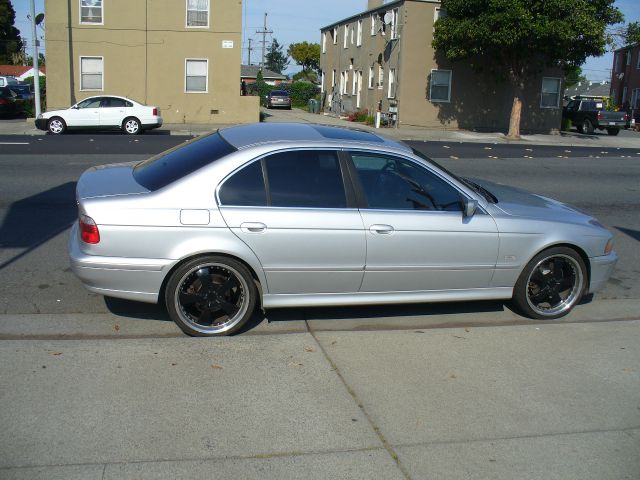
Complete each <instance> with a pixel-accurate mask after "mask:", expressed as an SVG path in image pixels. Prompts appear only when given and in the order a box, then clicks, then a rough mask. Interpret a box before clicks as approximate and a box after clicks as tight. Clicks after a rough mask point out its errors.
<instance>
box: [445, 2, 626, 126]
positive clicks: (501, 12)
mask: <svg viewBox="0 0 640 480" xmlns="http://www.w3.org/2000/svg"><path fill="white" fill-rule="evenodd" d="M614 1H615V0H553V1H550V0H491V1H486V0H442V3H441V7H442V9H443V10H445V11H446V15H445V16H443V17H441V18H440V19H439V20H438V22H437V23H436V26H435V33H434V40H433V46H434V48H436V49H437V50H439V51H441V52H443V53H444V54H445V55H446V57H447V58H448V59H449V60H463V59H469V60H471V61H473V63H474V64H476V65H477V64H482V65H484V66H485V67H486V68H487V70H489V71H491V72H492V73H493V74H494V75H495V77H496V79H504V80H507V81H508V82H509V83H510V84H511V86H512V87H513V90H514V99H513V107H512V109H511V117H510V121H509V134H508V135H509V137H511V138H517V137H519V136H520V116H521V113H522V99H523V94H524V91H525V88H526V87H527V85H528V82H530V81H531V79H533V78H537V77H538V72H539V71H540V70H541V69H543V68H546V67H554V66H555V67H560V68H564V69H565V70H566V69H568V68H571V67H576V66H579V65H582V64H583V63H584V61H585V60H586V58H587V57H589V56H600V55H603V54H604V53H605V48H606V46H607V44H608V43H609V42H610V41H611V38H610V36H609V35H608V34H607V33H606V28H607V26H608V25H612V24H615V23H620V22H621V21H622V20H623V15H622V13H621V12H620V10H618V9H617V8H616V7H615V6H614ZM536 81H537V80H536Z"/></svg>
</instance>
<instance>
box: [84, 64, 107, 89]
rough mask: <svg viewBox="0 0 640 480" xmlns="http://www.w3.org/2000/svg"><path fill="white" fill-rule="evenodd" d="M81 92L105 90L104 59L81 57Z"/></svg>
mask: <svg viewBox="0 0 640 480" xmlns="http://www.w3.org/2000/svg"><path fill="white" fill-rule="evenodd" d="M80 90H104V57H80Z"/></svg>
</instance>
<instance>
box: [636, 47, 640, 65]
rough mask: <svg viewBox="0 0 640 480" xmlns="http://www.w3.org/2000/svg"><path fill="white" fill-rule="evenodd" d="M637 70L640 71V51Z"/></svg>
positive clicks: (639, 52) (639, 51)
mask: <svg viewBox="0 0 640 480" xmlns="http://www.w3.org/2000/svg"><path fill="white" fill-rule="evenodd" d="M636 68H637V69H638V70H640V50H638V62H637V63H636Z"/></svg>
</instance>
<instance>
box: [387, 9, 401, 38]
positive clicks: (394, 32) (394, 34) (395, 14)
mask: <svg viewBox="0 0 640 480" xmlns="http://www.w3.org/2000/svg"><path fill="white" fill-rule="evenodd" d="M399 19H400V9H399V8H392V9H391V32H390V37H389V38H390V39H391V40H397V39H398V38H400V36H399V30H400V29H399V28H398V27H399V25H398V23H399Z"/></svg>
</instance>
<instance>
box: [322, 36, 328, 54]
mask: <svg viewBox="0 0 640 480" xmlns="http://www.w3.org/2000/svg"><path fill="white" fill-rule="evenodd" d="M322 53H327V32H322Z"/></svg>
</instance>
